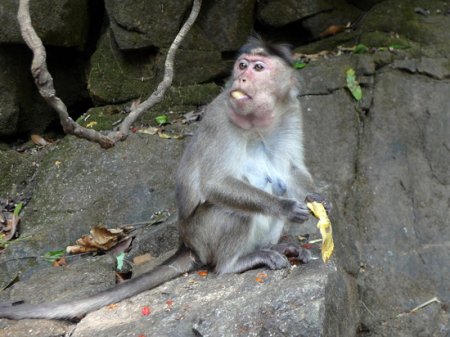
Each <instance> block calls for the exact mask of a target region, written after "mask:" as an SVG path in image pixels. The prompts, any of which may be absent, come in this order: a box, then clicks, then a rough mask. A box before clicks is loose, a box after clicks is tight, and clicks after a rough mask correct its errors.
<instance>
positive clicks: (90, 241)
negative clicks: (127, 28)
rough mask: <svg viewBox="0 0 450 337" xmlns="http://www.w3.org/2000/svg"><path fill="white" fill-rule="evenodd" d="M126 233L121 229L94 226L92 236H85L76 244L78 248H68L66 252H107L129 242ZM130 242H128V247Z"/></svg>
mask: <svg viewBox="0 0 450 337" xmlns="http://www.w3.org/2000/svg"><path fill="white" fill-rule="evenodd" d="M127 239H128V237H127V236H126V234H125V232H124V230H123V229H121V228H106V227H104V226H94V227H93V228H92V229H91V231H90V234H87V235H83V236H82V237H81V238H79V239H78V240H77V241H76V243H77V246H68V247H67V248H66V251H67V252H68V253H71V254H77V253H84V252H92V251H107V250H109V249H111V248H112V247H115V246H116V245H117V244H118V243H120V242H122V241H123V240H127ZM130 243H131V241H130V242H127V244H128V246H129V244H130Z"/></svg>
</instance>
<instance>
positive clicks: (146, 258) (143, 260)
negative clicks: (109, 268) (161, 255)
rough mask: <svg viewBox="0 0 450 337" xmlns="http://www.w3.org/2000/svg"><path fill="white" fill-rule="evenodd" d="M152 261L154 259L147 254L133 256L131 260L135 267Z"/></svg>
mask: <svg viewBox="0 0 450 337" xmlns="http://www.w3.org/2000/svg"><path fill="white" fill-rule="evenodd" d="M153 259H154V257H153V256H151V255H150V254H148V253H147V254H144V255H139V256H135V257H134V258H133V263H134V264H135V265H140V264H143V263H146V262H149V261H151V260H153Z"/></svg>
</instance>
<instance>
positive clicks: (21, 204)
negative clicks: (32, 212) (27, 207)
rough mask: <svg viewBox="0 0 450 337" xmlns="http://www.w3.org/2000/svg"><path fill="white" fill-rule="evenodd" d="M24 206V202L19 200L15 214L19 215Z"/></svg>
mask: <svg viewBox="0 0 450 337" xmlns="http://www.w3.org/2000/svg"><path fill="white" fill-rule="evenodd" d="M22 207H23V202H19V203H18V204H17V205H16V208H14V213H13V214H14V215H15V216H19V214H20V211H21V210H22Z"/></svg>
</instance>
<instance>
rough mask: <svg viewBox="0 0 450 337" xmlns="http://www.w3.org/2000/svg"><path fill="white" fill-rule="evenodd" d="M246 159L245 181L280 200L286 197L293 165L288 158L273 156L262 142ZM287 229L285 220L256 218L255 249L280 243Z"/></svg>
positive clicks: (251, 149) (243, 175) (248, 150)
mask: <svg viewBox="0 0 450 337" xmlns="http://www.w3.org/2000/svg"><path fill="white" fill-rule="evenodd" d="M246 158H247V159H246V161H245V162H244V164H243V166H242V178H243V179H244V180H246V181H248V183H249V184H251V185H253V186H255V187H257V188H259V189H262V190H264V191H266V192H268V193H271V194H274V195H277V196H283V195H285V194H286V190H287V188H286V186H287V181H288V178H289V177H288V175H289V164H290V163H289V162H288V160H287V158H288V156H277V155H275V154H274V153H271V152H270V147H268V146H266V145H265V144H264V143H263V142H261V141H260V142H258V143H256V144H252V146H249V147H248V148H247V156H246ZM283 159H284V160H283ZM283 226H284V222H283V220H282V219H279V218H275V217H272V216H267V215H263V214H258V215H256V216H254V217H253V220H252V224H251V228H250V238H251V241H252V242H253V245H251V246H252V248H264V246H268V245H270V244H275V243H277V242H278V240H279V238H280V236H281V233H282V230H283Z"/></svg>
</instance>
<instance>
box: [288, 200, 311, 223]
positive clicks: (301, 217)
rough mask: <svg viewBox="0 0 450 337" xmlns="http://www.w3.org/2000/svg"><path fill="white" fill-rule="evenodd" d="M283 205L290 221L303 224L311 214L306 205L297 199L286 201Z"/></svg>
mask: <svg viewBox="0 0 450 337" xmlns="http://www.w3.org/2000/svg"><path fill="white" fill-rule="evenodd" d="M282 204H283V209H284V212H285V214H286V217H287V218H288V220H289V221H292V222H296V223H302V222H305V221H306V220H308V217H309V214H310V212H309V209H308V207H306V204H305V203H303V202H299V201H297V200H295V199H284V200H283V203H282Z"/></svg>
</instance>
